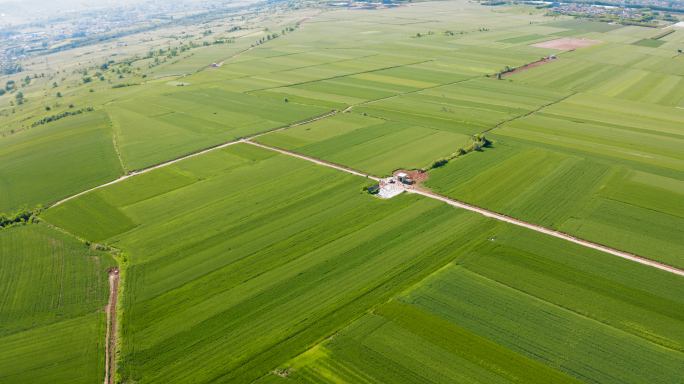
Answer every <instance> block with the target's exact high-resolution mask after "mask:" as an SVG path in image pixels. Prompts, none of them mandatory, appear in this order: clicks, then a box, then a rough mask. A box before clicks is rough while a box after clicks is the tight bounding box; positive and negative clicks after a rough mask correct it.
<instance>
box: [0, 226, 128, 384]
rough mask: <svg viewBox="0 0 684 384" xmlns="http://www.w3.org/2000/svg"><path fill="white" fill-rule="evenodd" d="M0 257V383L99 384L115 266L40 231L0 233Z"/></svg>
mask: <svg viewBox="0 0 684 384" xmlns="http://www.w3.org/2000/svg"><path fill="white" fill-rule="evenodd" d="M0 254H2V257H1V258H0V292H2V293H1V295H2V300H0V345H1V346H2V348H0V365H2V367H3V369H2V370H1V371H0V381H2V382H3V383H30V382H40V381H46V380H47V381H49V382H51V383H93V382H98V381H101V380H102V378H103V377H104V370H105V357H104V354H105V339H104V334H105V330H106V315H105V312H104V307H105V305H106V304H107V299H108V297H109V278H108V274H107V269H109V268H112V267H114V266H115V265H116V263H115V262H114V259H113V258H112V257H111V256H110V255H108V254H106V253H104V252H99V251H93V250H90V249H89V248H88V247H87V246H86V245H84V244H82V243H81V242H79V241H77V240H75V239H73V238H72V237H71V236H67V235H64V234H62V233H60V232H58V231H55V230H53V229H50V228H47V227H44V226H40V225H26V226H20V227H15V228H7V229H3V230H1V231H0Z"/></svg>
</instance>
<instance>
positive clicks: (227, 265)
mask: <svg viewBox="0 0 684 384" xmlns="http://www.w3.org/2000/svg"><path fill="white" fill-rule="evenodd" d="M207 155H211V156H210V157H204V156H205V155H203V156H198V157H195V158H192V159H188V160H185V161H182V162H179V163H178V164H177V165H176V164H174V165H173V166H171V167H172V168H174V169H175V168H176V167H178V168H177V169H179V170H180V169H183V171H184V172H189V173H190V174H193V172H194V171H193V170H194V169H196V170H200V169H201V168H206V167H207V165H208V164H212V165H214V166H216V165H217V164H220V162H219V161H220V160H221V159H226V160H227V161H228V162H229V164H228V166H227V168H226V169H225V171H223V172H221V173H218V174H216V175H207V173H206V171H204V172H203V174H202V175H199V174H196V177H197V178H200V177H202V178H203V179H202V180H201V181H197V182H194V183H192V184H185V185H184V186H180V184H179V186H180V187H179V188H177V189H174V190H171V191H168V192H164V193H161V194H159V193H152V192H144V193H145V196H144V197H143V198H142V199H138V198H127V197H121V196H120V194H119V193H115V192H113V191H111V190H110V189H109V187H107V188H104V189H102V190H101V192H100V196H99V197H98V199H100V200H105V201H106V202H108V203H109V204H110V205H112V206H115V204H118V206H115V207H116V208H118V213H112V214H111V216H110V217H109V218H107V217H97V216H93V218H92V220H91V221H90V224H91V226H92V227H93V228H100V227H103V225H102V224H101V222H106V221H107V220H114V219H115V218H116V217H119V216H120V215H121V214H122V213H123V214H124V215H125V216H126V217H128V218H130V220H133V221H135V222H136V223H139V225H138V226H136V227H135V228H134V229H132V230H129V231H128V232H122V233H120V234H118V235H114V236H113V237H110V238H109V239H107V240H106V241H107V242H109V243H110V244H113V245H115V246H117V247H119V248H121V249H122V250H123V251H124V252H125V254H126V255H127V257H128V258H129V260H130V262H131V266H130V267H129V269H128V270H127V272H126V286H125V289H126V291H127V292H129V294H128V295H127V296H126V297H125V305H124V308H123V313H124V322H123V324H122V327H123V328H122V329H123V337H124V344H123V346H124V350H123V356H124V357H123V360H122V369H121V371H120V372H122V374H123V375H124V377H128V378H131V379H135V380H136V381H140V382H167V381H168V380H169V379H170V378H173V379H174V380H175V379H178V380H182V379H185V378H187V377H190V376H192V377H193V378H194V380H198V381H202V382H205V381H210V380H214V379H217V378H219V377H220V378H221V379H222V380H231V381H232V382H248V381H251V380H254V379H256V378H258V377H260V376H262V375H264V374H266V373H267V372H268V371H269V370H271V369H273V367H274V366H275V365H277V364H279V363H280V362H284V361H286V360H287V359H290V358H293V357H294V356H295V355H296V354H297V353H301V352H303V351H304V350H306V349H307V348H309V347H310V346H312V345H313V344H314V343H316V342H318V341H320V340H321V339H322V338H324V337H326V336H327V335H329V334H330V333H332V332H334V331H335V330H337V329H339V328H341V327H342V326H344V325H345V324H346V323H348V322H349V321H351V320H352V319H354V318H356V317H358V316H359V315H361V314H362V313H364V311H366V310H367V308H369V307H370V306H372V305H374V304H375V303H378V302H380V301H383V300H386V299H387V298H389V297H391V295H392V294H395V293H398V292H399V291H400V290H402V289H405V288H406V287H407V286H408V285H409V284H410V283H412V282H415V281H418V280H419V279H420V278H421V277H423V276H425V275H426V274H427V273H429V272H430V271H434V270H435V269H436V268H439V267H440V266H442V265H443V264H444V263H446V262H448V261H449V260H451V259H452V258H453V257H455V255H456V254H457V252H458V250H459V249H460V248H461V247H463V246H464V245H466V244H467V243H469V242H470V241H471V239H472V238H473V236H477V237H480V236H486V235H487V233H488V230H487V229H486V228H489V227H491V224H489V221H488V220H487V219H485V218H483V217H480V216H477V215H475V214H471V213H469V212H465V211H455V210H454V209H453V208H450V207H448V206H446V205H444V204H441V203H439V202H436V201H432V200H427V199H424V198H422V197H417V196H400V197H396V198H394V199H392V200H387V201H383V200H380V199H376V198H374V197H371V196H369V195H367V194H362V193H361V192H360V189H361V187H362V186H363V185H365V184H367V181H366V180H364V179H363V178H360V177H356V176H352V175H345V174H341V173H340V172H339V171H336V170H331V169H329V168H326V167H322V166H319V165H314V164H311V163H308V162H306V161H303V160H300V159H296V158H292V157H288V156H284V155H280V154H276V152H273V151H268V150H264V149H261V148H258V147H254V146H251V145H248V144H236V145H234V146H230V147H227V148H224V149H221V150H217V151H214V152H212V153H210V154H207ZM192 162H194V163H195V164H194V165H193V164H189V163H192ZM156 171H158V170H155V171H152V172H149V173H146V174H143V175H140V176H136V177H135V178H132V179H129V180H126V181H124V182H122V183H120V184H117V185H116V186H115V187H117V188H123V189H122V190H121V191H124V190H130V191H136V190H137V188H130V187H127V186H126V184H127V183H128V182H129V181H133V180H136V178H138V181H137V182H138V183H141V182H142V181H143V180H145V179H146V178H148V177H149V176H150V174H153V173H154V172H156ZM157 177H159V176H157ZM117 200H118V202H117ZM74 201H75V202H78V204H81V205H82V208H78V210H81V211H85V212H88V210H89V209H90V210H92V211H95V210H99V205H97V204H92V203H90V202H89V200H88V194H86V195H83V196H80V197H78V198H75V199H74ZM79 201H81V202H79ZM124 204H128V205H124ZM57 208H59V207H57ZM75 211H76V210H75V209H72V208H71V207H69V206H66V209H63V210H62V211H57V210H48V211H47V212H46V213H45V214H44V215H45V219H46V220H47V221H50V222H53V221H55V220H62V221H63V222H64V223H65V224H64V225H68V224H66V223H67V222H69V221H70V220H71V221H74V220H78V218H77V216H76V215H75ZM52 212H54V213H52ZM72 228H75V229H74V231H75V232H76V233H78V234H79V235H82V236H86V237H87V236H91V235H90V234H89V229H87V228H81V229H79V227H78V226H77V225H75V224H72ZM416 236H420V238H421V242H420V243H419V244H416V245H415V246H412V247H411V248H409V249H407V248H406V247H405V240H409V239H411V238H414V237H416ZM171 325H173V326H171ZM190 340H192V341H193V342H189V341H190ZM216 351H221V353H218V354H217V353H216ZM189 366H192V367H193V368H192V369H188V367H189Z"/></svg>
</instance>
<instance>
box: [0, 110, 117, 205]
mask: <svg viewBox="0 0 684 384" xmlns="http://www.w3.org/2000/svg"><path fill="white" fill-rule="evenodd" d="M122 172H123V171H122V169H121V165H120V164H119V160H118V159H117V157H116V152H115V151H114V147H113V145H112V132H111V128H110V127H109V122H108V120H107V118H106V115H105V114H104V113H101V112H89V113H87V114H84V115H78V116H72V117H67V118H64V119H62V120H59V121H56V122H52V123H48V124H45V125H39V126H36V127H33V128H30V129H28V130H26V131H21V132H18V133H15V134H13V135H10V136H7V137H4V138H2V139H0V212H9V211H14V210H16V209H18V208H19V207H21V206H23V205H27V206H28V207H29V208H33V207H34V206H35V205H37V204H43V205H47V204H51V203H54V202H55V201H58V200H59V199H62V198H65V197H67V196H69V195H72V194H74V193H77V192H80V191H82V190H85V189H88V188H91V187H94V186H96V185H99V184H102V183H105V182H107V181H111V180H113V179H115V178H117V177H118V176H119V175H121V173H122Z"/></svg>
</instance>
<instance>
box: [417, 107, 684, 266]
mask: <svg viewBox="0 0 684 384" xmlns="http://www.w3.org/2000/svg"><path fill="white" fill-rule="evenodd" d="M683 119H684V116H682V113H681V112H679V111H678V110H673V109H671V108H666V107H654V106H652V105H647V104H643V103H626V102H624V101H616V100H613V99H607V98H602V97H598V96H592V95H587V94H578V95H575V96H572V97H570V98H568V99H566V100H564V101H562V102H561V103H558V104H555V105H552V106H549V107H546V108H544V109H543V110H541V111H538V112H537V113H535V114H534V115H530V116H526V117H523V118H520V119H518V120H515V121H512V122H510V123H506V124H504V125H503V126H502V127H501V128H498V129H497V130H495V131H494V132H493V134H492V135H490V136H489V137H490V138H493V139H495V140H496V141H497V143H495V144H494V148H493V149H486V150H485V151H484V152H483V153H481V154H477V155H476V156H471V155H469V156H466V157H465V158H463V159H459V160H457V161H453V162H451V163H449V164H447V165H446V166H444V167H442V168H440V169H436V170H433V171H431V177H430V179H429V180H428V181H427V182H426V183H427V185H428V186H430V187H431V188H433V189H434V190H435V191H437V192H439V193H443V194H446V195H448V196H451V197H453V198H456V199H459V200H462V201H465V202H468V203H471V204H475V205H478V206H482V207H485V208H488V209H491V210H494V211H497V212H501V213H504V214H507V215H510V216H513V217H516V218H519V219H522V220H525V221H528V222H532V223H536V224H539V225H542V226H545V227H548V228H552V229H560V230H562V231H564V232H568V233H570V234H573V235H576V236H579V237H582V238H586V239H589V240H591V241H594V242H598V243H601V244H605V245H608V246H611V247H618V248H620V249H622V250H625V251H628V252H633V253H637V254H639V255H642V256H646V257H648V258H652V259H654V260H659V261H662V262H665V263H669V264H672V265H677V266H682V265H683V264H682V263H683V261H682V258H681V255H680V252H678V251H677V248H678V247H681V242H680V241H679V239H680V238H681V237H682V233H681V231H680V230H679V229H677V228H681V227H682V222H681V221H682V215H683V213H682V208H681V207H682V204H681V201H682V199H683V198H684V190H683V189H682V188H681V186H680V185H679V182H680V181H681V179H682V178H683V176H682V170H684V168H682V167H683V166H684V163H683V161H684V157H682V151H681V148H682V147H683V146H684V141H682V136H681V129H680V126H681V124H682V121H684V120H683ZM502 149H503V151H502ZM497 151H500V152H501V153H497ZM489 156H491V158H490V162H488V163H491V165H489V166H488V165H486V164H485V163H479V162H482V161H486V160H485V159H483V158H487V157H489ZM477 163H479V164H477ZM636 175H640V176H636ZM632 178H635V179H634V180H632ZM637 217H639V218H640V219H637ZM626 222H629V223H630V224H629V225H624V223H626ZM661 223H662V224H661ZM664 223H668V224H664ZM654 228H659V231H654V230H653V229H654ZM622 236H626V237H627V238H625V241H624V242H623V241H620V240H619V239H620V237H622ZM647 244H648V245H647Z"/></svg>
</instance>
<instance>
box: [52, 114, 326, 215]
mask: <svg viewBox="0 0 684 384" xmlns="http://www.w3.org/2000/svg"><path fill="white" fill-rule="evenodd" d="M338 112H339V111H337V110H332V111H330V112H328V113H326V114H324V115H320V116H315V117H310V118H308V119H306V120H302V121H299V122H296V123H292V124H289V125H286V126H284V127H280V128H275V129H272V130H270V131H266V132H261V133H256V134H254V135H250V136H247V137H243V138H240V139H237V140H233V141H229V142H227V143H223V144H219V145H216V146H213V147H209V148H205V149H202V150H199V151H197V152H193V153H190V154H188V155H185V156H181V157H178V158H175V159H173V160H169V161H167V162H164V163H160V164H157V165H153V166H151V167H149V168H144V169H141V170H133V171H131V172H129V173H127V174H126V175H124V176H121V177H119V178H118V179H114V180H112V181H110V182H107V183H104V184H101V185H98V186H96V187H93V188H90V189H87V190H85V191H83V192H79V193H77V194H75V195H71V196H69V197H66V198H64V199H62V200H59V201H57V202H56V203H53V204H51V205H49V206H48V208H52V207H55V206H57V205H59V204H62V203H64V202H65V201H68V200H71V199H73V198H74V197H78V196H81V195H83V194H86V193H88V192H92V191H94V190H96V189H100V188H102V187H106V186H109V185H112V184H116V183H118V182H120V181H124V180H126V179H128V178H130V177H133V176H137V175H141V174H143V173H146V172H149V171H152V170H155V169H157V168H161V167H166V166H167V165H171V164H173V163H177V162H179V161H181V160H185V159H187V158H190V157H194V156H198V155H201V154H204V153H207V152H209V151H213V150H215V149H221V148H225V147H227V146H229V145H233V144H237V143H243V142H247V141H248V140H250V139H253V138H255V137H259V136H263V135H266V134H269V133H273V132H277V131H282V130H285V129H288V128H291V127H296V126H298V125H302V124H307V123H311V122H313V121H316V120H320V119H324V118H326V117H329V116H332V115H334V114H336V113H338ZM273 149H275V148H273ZM124 170H125V169H124Z"/></svg>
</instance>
